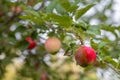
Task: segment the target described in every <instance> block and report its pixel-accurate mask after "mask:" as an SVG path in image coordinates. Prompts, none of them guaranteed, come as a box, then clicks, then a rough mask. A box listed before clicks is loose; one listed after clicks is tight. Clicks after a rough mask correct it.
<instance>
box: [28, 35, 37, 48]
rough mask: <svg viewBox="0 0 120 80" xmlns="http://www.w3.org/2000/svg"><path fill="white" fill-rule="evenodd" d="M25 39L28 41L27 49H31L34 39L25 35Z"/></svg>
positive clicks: (33, 46)
mask: <svg viewBox="0 0 120 80" xmlns="http://www.w3.org/2000/svg"><path fill="white" fill-rule="evenodd" d="M26 41H27V42H29V46H28V48H27V49H33V48H35V46H36V41H33V40H32V38H31V37H27V38H26Z"/></svg>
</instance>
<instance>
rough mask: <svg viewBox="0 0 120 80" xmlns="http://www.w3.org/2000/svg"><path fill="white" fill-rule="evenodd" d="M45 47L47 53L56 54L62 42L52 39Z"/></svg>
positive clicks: (49, 39)
mask: <svg viewBox="0 0 120 80" xmlns="http://www.w3.org/2000/svg"><path fill="white" fill-rule="evenodd" d="M44 46H45V49H46V51H47V52H49V53H52V54H55V53H56V52H57V51H58V50H59V49H60V48H61V41H60V40H59V39H58V38H56V37H50V38H48V39H47V40H46V42H45V45H44Z"/></svg>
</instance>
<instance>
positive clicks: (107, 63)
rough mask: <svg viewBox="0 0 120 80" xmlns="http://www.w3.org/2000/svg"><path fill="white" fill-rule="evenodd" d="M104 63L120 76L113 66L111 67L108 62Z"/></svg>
mask: <svg viewBox="0 0 120 80" xmlns="http://www.w3.org/2000/svg"><path fill="white" fill-rule="evenodd" d="M103 63H104V64H106V65H107V66H108V67H110V68H111V69H112V70H114V71H115V72H116V73H117V74H120V72H118V71H117V70H116V69H115V68H114V67H113V66H111V65H110V64H108V63H107V62H105V61H103Z"/></svg>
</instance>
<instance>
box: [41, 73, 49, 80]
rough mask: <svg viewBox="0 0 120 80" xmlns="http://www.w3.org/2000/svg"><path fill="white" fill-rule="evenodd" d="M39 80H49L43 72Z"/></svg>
mask: <svg viewBox="0 0 120 80" xmlns="http://www.w3.org/2000/svg"><path fill="white" fill-rule="evenodd" d="M40 80H49V79H48V75H47V73H46V72H43V73H42V74H41V78H40Z"/></svg>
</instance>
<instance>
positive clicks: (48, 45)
mask: <svg viewBox="0 0 120 80" xmlns="http://www.w3.org/2000/svg"><path fill="white" fill-rule="evenodd" d="M26 40H27V41H28V42H29V46H28V49H33V48H34V47H35V46H36V41H33V40H32V38H31V37H28V38H26ZM61 46H62V45H61V41H60V40H59V39H58V38H56V37H50V38H48V39H47V40H46V41H45V44H44V47H45V49H46V51H47V52H48V53H50V54H53V55H54V54H56V53H57V52H58V51H59V50H60V48H61ZM74 57H75V60H76V63H77V64H79V65H80V66H82V67H86V66H88V65H91V64H94V63H95V62H96V52H95V50H94V49H93V48H91V47H87V46H85V45H82V46H80V47H79V48H78V49H77V50H76V52H75V54H74Z"/></svg>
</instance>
